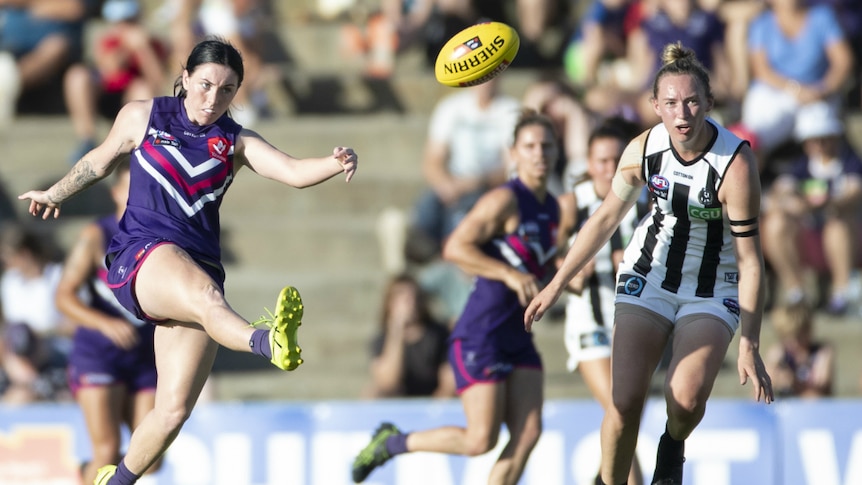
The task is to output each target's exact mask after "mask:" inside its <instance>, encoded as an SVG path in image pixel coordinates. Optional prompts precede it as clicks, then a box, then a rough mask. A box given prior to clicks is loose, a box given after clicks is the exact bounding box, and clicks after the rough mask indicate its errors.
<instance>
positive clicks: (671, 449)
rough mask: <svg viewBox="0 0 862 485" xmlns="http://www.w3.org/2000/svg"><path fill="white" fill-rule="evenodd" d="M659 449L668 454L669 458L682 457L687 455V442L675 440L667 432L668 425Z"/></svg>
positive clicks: (660, 440)
mask: <svg viewBox="0 0 862 485" xmlns="http://www.w3.org/2000/svg"><path fill="white" fill-rule="evenodd" d="M658 449H659V450H660V451H661V452H662V453H667V456H682V455H683V454H684V453H685V440H677V439H674V438H673V437H672V436H671V435H670V432H668V430H667V424H665V425H664V434H663V435H661V438H660V439H659V442H658Z"/></svg>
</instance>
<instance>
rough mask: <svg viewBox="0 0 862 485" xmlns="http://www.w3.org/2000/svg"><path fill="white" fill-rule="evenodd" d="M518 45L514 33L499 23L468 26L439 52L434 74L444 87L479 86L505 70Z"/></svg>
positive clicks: (511, 29)
mask: <svg viewBox="0 0 862 485" xmlns="http://www.w3.org/2000/svg"><path fill="white" fill-rule="evenodd" d="M520 45H521V39H520V38H519V37H518V32H517V31H515V29H513V28H512V27H510V26H508V25H506V24H504V23H502V22H483V23H480V24H476V25H471V26H470V27H467V28H466V29H464V30H462V31H461V32H458V33H457V34H455V35H453V36H452V38H451V39H449V41H448V42H446V44H445V45H444V46H443V48H442V49H440V53H439V54H437V61H436V62H435V64H434V75H435V76H436V77H437V81H439V82H440V83H441V84H445V85H446V86H453V87H467V86H475V85H477V84H482V83H484V82H486V81H489V80H490V79H493V78H494V77H496V76H497V75H498V74H500V73H501V72H503V71H505V70H506V68H507V67H509V64H511V63H512V60H513V59H515V54H517V53H518V47H520Z"/></svg>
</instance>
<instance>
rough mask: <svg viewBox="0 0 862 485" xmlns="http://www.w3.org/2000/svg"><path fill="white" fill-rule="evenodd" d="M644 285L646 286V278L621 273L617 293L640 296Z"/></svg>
mask: <svg viewBox="0 0 862 485" xmlns="http://www.w3.org/2000/svg"><path fill="white" fill-rule="evenodd" d="M644 286H646V280H645V279H643V278H641V277H640V276H635V275H627V274H624V275H620V279H619V282H618V283H617V294H618V295H629V296H637V297H640V296H641V293H643V291H644Z"/></svg>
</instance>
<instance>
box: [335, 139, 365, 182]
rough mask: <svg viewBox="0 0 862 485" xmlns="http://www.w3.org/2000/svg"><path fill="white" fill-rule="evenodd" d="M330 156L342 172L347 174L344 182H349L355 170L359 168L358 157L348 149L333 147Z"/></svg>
mask: <svg viewBox="0 0 862 485" xmlns="http://www.w3.org/2000/svg"><path fill="white" fill-rule="evenodd" d="M332 156H333V157H335V160H336V161H338V163H339V165H341V168H342V170H343V171H344V173H345V174H347V178H346V179H345V181H346V182H350V179H352V178H353V174H354V173H356V169H357V168H359V155H357V154H356V152H354V151H353V149H352V148H348V147H335V149H334V150H332Z"/></svg>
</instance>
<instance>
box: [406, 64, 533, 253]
mask: <svg viewBox="0 0 862 485" xmlns="http://www.w3.org/2000/svg"><path fill="white" fill-rule="evenodd" d="M519 109H520V104H519V102H518V100H517V99H515V98H512V97H511V96H508V95H505V94H503V93H501V92H500V90H499V80H498V79H493V80H491V81H489V82H486V83H484V84H481V85H479V86H473V87H470V88H465V89H461V90H458V91H457V92H455V93H454V94H451V95H449V96H447V97H445V98H443V99H442V100H440V101H439V102H438V103H437V105H436V106H435V108H434V111H433V113H432V114H431V120H430V122H429V126H428V138H427V140H426V144H425V151H424V154H423V158H422V174H423V176H424V178H425V182H426V183H427V184H428V186H429V190H427V191H426V192H425V193H424V194H422V195H420V197H419V200H418V201H417V205H416V208H415V215H414V218H413V223H414V224H415V226H416V227H417V229H419V230H420V231H421V232H422V233H423V234H424V235H425V236H427V237H428V238H430V240H431V241H432V242H433V244H434V246H435V247H437V248H438V251H439V248H440V247H442V244H443V241H444V240H445V239H446V237H448V235H449V233H450V232H451V231H452V229H454V228H455V226H456V225H458V223H459V222H460V221H461V219H462V218H463V217H464V215H466V214H467V212H468V211H469V210H470V209H471V208H472V207H473V204H474V203H475V202H476V201H477V200H478V199H479V197H481V195H482V194H484V193H485V191H486V190H488V189H489V188H491V187H496V186H497V185H499V184H500V183H502V182H503V181H504V180H506V174H507V170H508V162H507V157H508V155H507V153H506V145H507V143H508V140H510V139H511V137H512V131H513V130H514V126H515V120H516V118H517V116H518V113H519Z"/></svg>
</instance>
